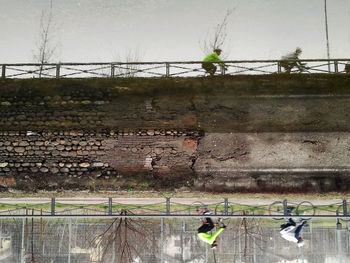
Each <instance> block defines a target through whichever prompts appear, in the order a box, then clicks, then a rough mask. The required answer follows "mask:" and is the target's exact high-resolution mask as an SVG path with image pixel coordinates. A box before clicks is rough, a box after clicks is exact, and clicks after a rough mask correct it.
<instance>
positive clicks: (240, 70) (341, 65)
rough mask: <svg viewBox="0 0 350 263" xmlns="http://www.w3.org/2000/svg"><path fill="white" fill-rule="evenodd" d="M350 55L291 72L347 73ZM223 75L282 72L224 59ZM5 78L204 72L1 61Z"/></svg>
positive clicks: (179, 67)
mask: <svg viewBox="0 0 350 263" xmlns="http://www.w3.org/2000/svg"><path fill="white" fill-rule="evenodd" d="M347 61H350V59H329V60H328V59H303V60H300V62H301V63H306V65H307V68H306V69H305V70H303V71H302V72H300V71H299V70H298V69H292V70H291V73H345V65H346V63H347ZM224 63H225V64H226V66H228V68H227V70H221V71H218V74H221V75H250V74H252V75H257V74H279V73H283V72H284V69H283V67H281V60H237V61H225V62H224ZM0 67H1V76H2V78H39V77H40V78H94V77H95V78H117V77H196V76H203V75H205V71H204V70H203V69H202V61H185V62H130V63H121V62H108V63H107V62H106V63H59V64H34V63H26V64H0Z"/></svg>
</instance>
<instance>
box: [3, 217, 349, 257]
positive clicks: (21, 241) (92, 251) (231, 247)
mask: <svg viewBox="0 0 350 263" xmlns="http://www.w3.org/2000/svg"><path fill="white" fill-rule="evenodd" d="M214 222H215V220H214ZM286 222H287V221H286ZM286 222H284V221H283V220H274V219H254V218H245V219H230V220H228V219H225V220H224V224H225V225H227V227H226V229H225V230H224V231H223V232H222V233H221V234H220V235H219V236H218V237H217V242H218V248H217V249H216V250H211V249H210V245H208V244H206V243H204V242H203V241H201V240H200V239H198V237H197V229H198V228H199V227H200V226H201V224H202V220H199V219H191V220H181V219H135V218H133V219H130V218H124V219H121V218H117V219H113V220H112V219H103V220H101V219H99V220H97V219H76V218H72V219H56V220H54V219H50V220H49V219H44V220H36V219H35V220H32V219H27V220H26V219H2V220H1V221H0V262H7V263H11V262H49V263H51V262H52V263H54V262H55V263H56V262H72V263H73V262H76V263H83V262H108V263H109V262H118V263H119V262H164V263H165V262H247V263H248V262H249V263H250V262H251V263H260V262H264V263H265V262H276V263H277V262H280V263H282V262H283V263H284V262H305V263H306V262H307V263H314V262H315V263H316V262H317V263H320V262H327V263H328V262H337V263H338V262H341V263H344V262H350V235H349V233H350V232H349V226H348V223H347V222H342V221H339V222H338V225H337V224H336V223H337V222H336V221H335V220H334V219H332V220H329V219H327V220H320V219H313V220H309V221H308V225H309V226H307V227H304V228H303V230H302V232H301V236H302V237H303V239H304V242H305V245H304V246H303V247H298V246H297V244H296V243H293V242H290V241H288V240H285V239H283V238H282V237H281V234H280V225H281V224H283V223H286ZM340 224H341V226H340ZM212 231H215V229H213V230H212Z"/></svg>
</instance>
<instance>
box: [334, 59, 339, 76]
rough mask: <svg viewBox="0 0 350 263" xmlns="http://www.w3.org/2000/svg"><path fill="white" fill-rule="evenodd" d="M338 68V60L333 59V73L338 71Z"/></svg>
mask: <svg viewBox="0 0 350 263" xmlns="http://www.w3.org/2000/svg"><path fill="white" fill-rule="evenodd" d="M338 72H339V69H338V61H336V60H335V61H334V73H338Z"/></svg>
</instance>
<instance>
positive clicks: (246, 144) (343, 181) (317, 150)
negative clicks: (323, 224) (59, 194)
mask: <svg viewBox="0 0 350 263" xmlns="http://www.w3.org/2000/svg"><path fill="white" fill-rule="evenodd" d="M349 145H350V133H347V132H346V133H343V132H341V133H336V132H335V133H314V132H311V133H271V132H268V133H233V134H223V133H209V134H208V133H207V134H206V136H204V137H203V138H202V139H201V140H200V143H199V145H198V157H197V159H196V163H195V165H194V170H195V172H196V174H198V175H199V179H198V180H197V181H196V188H197V189H206V190H212V191H235V190H240V191H254V190H255V191H276V192H281V191H286V192H288V191H300V192H308V191H332V190H333V191H337V190H342V191H346V190H348V189H349V184H350V162H349V161H350V148H349Z"/></svg>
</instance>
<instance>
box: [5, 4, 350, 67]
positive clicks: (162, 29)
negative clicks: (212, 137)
mask: <svg viewBox="0 0 350 263" xmlns="http://www.w3.org/2000/svg"><path fill="white" fill-rule="evenodd" d="M49 6H50V1H49V0H0V33H1V39H0V63H26V62H34V60H33V55H34V54H35V53H36V51H37V43H38V40H39V39H40V38H39V32H40V30H39V29H40V17H41V14H42V12H43V11H44V12H45V11H46V13H48V8H49ZM229 9H233V12H232V14H231V15H230V16H229V18H228V23H227V32H226V33H227V38H226V41H225V44H224V46H223V47H222V48H223V53H224V54H225V57H226V60H245V59H256V60H259V59H279V58H280V57H281V56H282V55H284V54H286V53H288V52H291V51H294V50H295V48H296V47H301V48H302V49H303V53H302V55H301V58H304V59H317V58H327V49H326V34H325V18H324V0H215V1H214V0H53V26H52V27H51V30H50V35H51V37H50V41H51V42H50V45H51V46H55V47H56V49H55V54H54V56H53V58H52V60H51V62H53V63H54V62H110V61H122V60H125V57H126V56H127V54H128V53H132V54H134V55H135V56H136V57H137V58H138V60H139V61H198V60H202V59H203V57H204V55H205V54H204V52H203V48H202V46H203V45H202V44H201V43H203V41H204V40H205V39H208V38H210V36H211V35H212V32H213V29H214V27H215V26H216V25H217V24H219V23H221V22H222V20H223V18H224V16H225V14H226V12H227V10H229ZM327 9H328V31H329V43H330V57H331V58H350V29H349V26H348V25H350V1H349V0H327Z"/></svg>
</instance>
